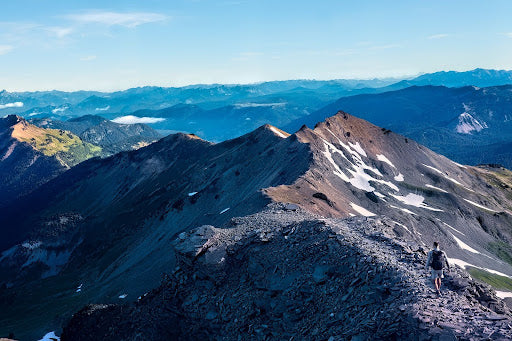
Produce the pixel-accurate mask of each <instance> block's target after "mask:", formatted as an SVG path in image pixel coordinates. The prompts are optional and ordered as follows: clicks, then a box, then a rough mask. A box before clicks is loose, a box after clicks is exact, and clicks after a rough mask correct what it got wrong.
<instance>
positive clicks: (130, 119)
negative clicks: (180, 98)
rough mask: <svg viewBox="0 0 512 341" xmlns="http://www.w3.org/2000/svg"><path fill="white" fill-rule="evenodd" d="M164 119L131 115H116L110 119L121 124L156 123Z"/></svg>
mask: <svg viewBox="0 0 512 341" xmlns="http://www.w3.org/2000/svg"><path fill="white" fill-rule="evenodd" d="M162 121H165V118H162V117H138V116H133V115H127V116H121V117H116V118H114V119H113V120H112V122H115V123H121V124H135V123H157V122H162Z"/></svg>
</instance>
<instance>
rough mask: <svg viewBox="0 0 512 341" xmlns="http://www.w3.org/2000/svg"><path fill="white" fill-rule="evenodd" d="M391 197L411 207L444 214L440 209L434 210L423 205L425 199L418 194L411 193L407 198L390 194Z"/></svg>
mask: <svg viewBox="0 0 512 341" xmlns="http://www.w3.org/2000/svg"><path fill="white" fill-rule="evenodd" d="M389 195H391V196H392V197H393V198H395V199H396V200H398V201H401V202H403V203H404V204H406V205H410V206H414V207H419V208H424V209H427V210H430V211H436V212H444V211H443V210H440V209H438V208H434V207H430V206H428V205H427V204H425V203H423V201H424V200H425V198H424V197H422V196H421V195H417V194H414V193H409V194H407V195H406V196H405V197H404V196H403V195H394V194H391V193H389Z"/></svg>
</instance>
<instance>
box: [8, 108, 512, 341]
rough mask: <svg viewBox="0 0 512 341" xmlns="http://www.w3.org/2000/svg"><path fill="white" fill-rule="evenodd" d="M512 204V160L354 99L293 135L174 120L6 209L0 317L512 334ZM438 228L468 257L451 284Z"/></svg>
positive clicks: (98, 325)
mask: <svg viewBox="0 0 512 341" xmlns="http://www.w3.org/2000/svg"><path fill="white" fill-rule="evenodd" d="M41 198H44V200H41ZM511 210H512V174H511V173H510V171H508V170H507V169H504V168H502V167H499V166H497V165H488V166H484V167H471V166H465V165H461V164H458V163H455V162H453V161H451V160H449V159H447V158H445V157H443V156H441V155H439V154H436V153H434V152H433V151H431V150H429V149H428V148H426V147H424V146H422V145H420V144H418V143H416V142H414V141H412V140H410V139H408V138H405V137H404V136H401V135H398V134H395V133H393V132H392V131H390V130H388V129H385V128H380V127H377V126H375V125H372V124H370V123H369V122H367V121H364V120H361V119H358V118H356V117H354V116H351V115H349V114H347V113H344V112H339V113H337V114H336V115H335V116H333V117H330V118H328V119H327V120H326V121H324V122H322V123H319V124H318V125H317V126H316V127H315V128H314V129H310V128H308V127H306V126H304V127H302V128H301V129H300V130H299V131H297V132H296V133H294V134H292V135H290V134H288V133H286V132H284V131H282V130H279V129H277V128H275V127H273V126H270V125H265V126H262V127H260V128H259V129H257V130H255V131H253V132H251V133H249V134H246V135H244V136H241V137H239V138H237V139H233V140H228V141H225V142H222V143H218V144H213V143H209V142H207V141H204V140H201V139H199V138H197V137H196V136H193V135H186V134H176V135H171V136H168V137H166V138H163V139H161V140H160V141H158V142H155V143H153V144H151V145H149V146H147V147H144V148H140V149H138V150H135V151H130V152H123V153H120V154H116V155H114V156H112V157H110V158H107V159H91V160H88V161H86V162H83V163H81V164H80V165H78V166H76V167H73V168H72V169H71V170H69V171H67V172H66V173H64V174H62V175H60V176H58V177H57V178H55V179H53V180H52V181H50V182H48V183H47V184H46V185H44V186H42V187H41V188H40V189H38V190H37V191H34V192H33V193H32V194H31V195H29V196H26V197H25V198H23V200H20V201H18V202H14V203H12V205H11V206H9V207H7V209H3V210H2V208H0V225H1V226H5V227H4V229H5V230H6V233H5V235H6V236H8V237H9V238H4V240H2V241H1V242H0V248H1V249H2V250H3V252H2V256H1V258H0V271H2V273H3V274H5V275H4V276H3V278H0V285H1V286H0V298H1V299H2V300H4V301H5V302H8V304H9V306H10V307H12V308H11V309H10V310H9V311H7V312H0V328H2V329H1V330H0V332H2V333H7V332H11V331H12V332H14V334H15V335H20V334H21V335H22V336H23V337H24V338H29V336H33V335H44V333H45V332H48V331H49V330H56V331H57V332H59V331H60V328H61V326H63V325H65V327H64V329H63V331H62V339H63V340H87V339H122V340H138V339H154V340H167V339H198V338H206V339H226V340H232V339H262V340H263V339H288V340H289V339H314V340H328V339H331V340H346V339H353V340H367V339H397V340H403V339H405V340H407V339H412V340H428V339H433V340H438V339H441V340H449V339H456V338H458V339H466V340H470V339H482V338H490V339H507V338H510V337H512V335H511V332H510V327H509V324H510V323H511V321H510V316H511V315H510V312H509V308H507V306H506V303H505V302H504V301H503V300H502V298H505V299H506V297H507V296H511V295H512V294H511V292H512V279H511V276H512V248H511V247H510V243H511V241H512V233H511V229H510V226H512V212H511ZM26 212H29V213H26ZM435 240H438V241H440V242H441V247H442V249H443V250H445V251H446V253H447V255H448V257H449V259H448V260H449V262H450V264H451V265H452V266H451V272H450V274H449V275H447V276H446V278H445V280H444V281H443V288H442V296H441V297H437V296H436V295H434V291H433V289H432V286H431V281H430V279H429V277H428V274H427V272H426V270H425V269H424V266H425V264H424V263H425V260H426V253H427V252H428V251H429V249H430V247H431V245H432V242H433V241H435ZM20 267H21V270H19V269H20ZM163 274H166V275H163ZM159 281H160V282H161V284H160V286H159V287H158V288H156V289H155V287H156V286H158V284H157V283H159ZM491 286H492V287H491ZM495 290H497V291H495ZM27 292H31V293H32V294H31V295H27V294H26V293H27ZM136 297H139V298H138V299H135V298H136ZM500 297H501V298H500ZM130 301H131V302H130ZM122 303H125V304H122ZM84 306H85V308H83V309H81V308H82V307H84ZM80 309H81V310H80ZM42 311H45V312H47V313H46V314H45V315H44V316H43V315H42V314H40V313H38V312H42ZM70 311H78V313H76V314H75V315H74V316H73V317H72V318H71V313H70ZM13 317H17V318H13ZM29 317H30V318H29ZM70 318H71V319H70ZM27 321H30V323H28V322H27ZM23 333H25V334H23ZM6 335H7V334H6Z"/></svg>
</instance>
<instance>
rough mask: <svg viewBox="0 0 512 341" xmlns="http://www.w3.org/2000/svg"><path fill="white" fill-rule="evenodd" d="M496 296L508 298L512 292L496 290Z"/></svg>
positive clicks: (511, 295)
mask: <svg viewBox="0 0 512 341" xmlns="http://www.w3.org/2000/svg"><path fill="white" fill-rule="evenodd" d="M496 296H498V297H499V298H502V299H503V298H507V297H512V292H510V291H499V290H496Z"/></svg>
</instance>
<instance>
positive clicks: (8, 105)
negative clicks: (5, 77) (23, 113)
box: [0, 102, 23, 109]
mask: <svg viewBox="0 0 512 341" xmlns="http://www.w3.org/2000/svg"><path fill="white" fill-rule="evenodd" d="M22 107H23V102H13V103H5V104H0V109H7V108H22Z"/></svg>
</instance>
